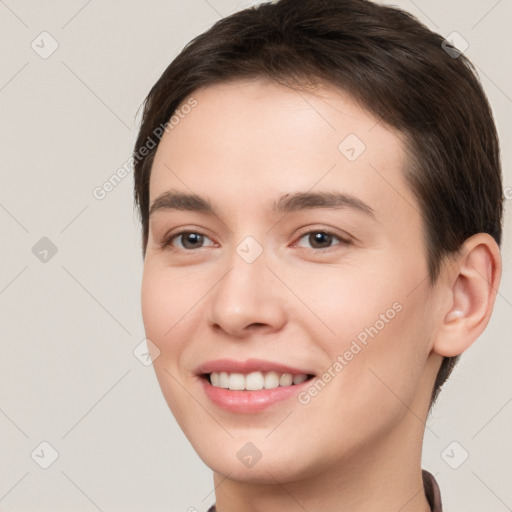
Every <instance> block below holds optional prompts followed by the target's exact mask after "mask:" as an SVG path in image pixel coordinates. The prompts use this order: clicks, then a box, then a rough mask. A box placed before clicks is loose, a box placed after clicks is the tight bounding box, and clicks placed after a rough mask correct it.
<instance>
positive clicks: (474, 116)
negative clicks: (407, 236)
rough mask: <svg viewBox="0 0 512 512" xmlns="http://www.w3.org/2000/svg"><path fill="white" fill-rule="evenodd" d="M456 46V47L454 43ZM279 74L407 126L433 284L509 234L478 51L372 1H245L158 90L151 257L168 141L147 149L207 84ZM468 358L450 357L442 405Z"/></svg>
mask: <svg viewBox="0 0 512 512" xmlns="http://www.w3.org/2000/svg"><path fill="white" fill-rule="evenodd" d="M447 50H449V51H447ZM250 78H269V79H271V80H274V81H276V82H277V83H281V84H283V85H286V86H290V85H293V87H296V88H300V87H303V86H305V85H306V84H308V83H312V82H314V81H315V80H319V81H325V82H327V83H329V84H332V85H334V86H336V87H339V88H340V89H343V90H345V91H347V92H348V93H349V94H350V95H351V96H352V97H353V98H354V99H355V100H356V101H358V102H360V103H361V104H362V105H363V106H365V108H366V109H367V110H368V111H369V112H371V113H373V114H375V115H376V116H377V117H378V118H379V119H381V120H382V121H383V122H384V123H385V124H387V125H389V126H391V127H393V128H395V129H397V130H399V131H400V132H401V133H403V134H404V136H405V140H406V141H407V143H406V150H407V152H408V155H409V160H410V161H409V165H408V167H407V168H406V169H404V174H405V177H406V180H407V183H408V184H409V186H410V187H411V190H412V191H413V193H414V194H415V196H416V198H417V200H418V202H419V204H420V208H421V214H422V217H423V222H424V233H423V235H424V243H425V247H426V257H427V262H428V272H429V275H428V277H429V280H430V283H431V284H432V285H434V284H435V283H436V280H437V278H438V276H439V271H440V265H441V263H442V260H443V257H444V256H446V255H450V254H455V253H457V251H458V250H459V249H460V248H461V246H462V244H463V242H464V241H465V240H466V239H467V238H469V237H470V236H472V235H473V234H475V233H481V232H483V233H488V234H490V235H491V236H492V237H493V238H494V239H495V240H496V242H497V244H498V245H500V244H501V232H502V216H503V189H502V178H501V165H500V155H499V142H498V136H497V132H496V127H495V124H494V119H493V115H492V111H491V108H490V106H489V103H488V101H487V98H486V96H485V93H484V91H483V89H482V86H481V85H480V82H479V80H478V78H477V75H476V72H475V68H474V66H473V65H472V64H471V63H470V61H469V60H468V59H467V58H466V57H465V56H464V55H463V54H460V53H459V52H457V51H456V50H455V49H453V48H451V49H450V47H449V46H448V47H447V43H446V42H445V40H444V39H443V37H441V36H440V35H439V34H436V33H434V32H432V31H431V30H429V29H428V28H427V27H426V26H424V25H423V24H421V23H420V22H419V21H418V20H417V19H416V18H414V17H413V16H412V15H410V14H408V13H406V12H404V11H402V10H400V9H397V8H394V7H389V6H384V5H378V4H375V3H373V2H370V1H368V0H280V1H278V2H275V3H270V2H269V3H265V4H261V5H259V6H257V7H252V8H249V9H245V10H243V11H239V12H236V13H235V14H232V15H231V16H228V17H227V18H224V19H221V20H220V21H218V22H217V23H215V24H214V25H213V26H212V27H211V28H210V29H209V30H207V31H206V32H205V33H203V34H201V35H199V36H198V37H196V38H195V39H193V40H192V41H191V42H190V43H189V44H187V45H186V46H185V48H184V49H183V50H182V51H181V53H180V54H179V55H178V56H177V57H176V58H175V59H174V60H173V61H172V62H171V64H170V65H169V66H168V68H167V69H166V70H165V71H164V73H163V74H162V76H161V77H160V78H159V80H158V81H157V82H156V84H155V85H154V86H153V88H152V89H151V91H150V92H149V95H148V96H147V98H146V100H145V103H144V109H143V116H142V124H141V127H140V132H139V135H138V138H137V141H136V144H135V149H134V159H135V165H134V167H135V168H134V179H135V203H136V205H137V206H138V209H139V215H140V219H141V223H142V251H143V256H145V252H146V246H147V241H148V223H149V179H150V175H151V166H152V162H153V158H154V155H155V153H156V149H157V146H156V147H154V148H153V149H151V150H150V151H149V153H148V154H147V155H145V156H144V157H141V155H140V154H139V151H138V150H139V148H141V147H142V146H143V145H144V144H146V141H147V140H148V138H151V135H152V134H153V132H154V130H155V129H156V128H157V127H158V126H163V125H165V124H166V123H167V122H168V121H169V119H170V118H171V116H172V115H173V113H174V112H175V111H176V109H177V108H178V106H179V105H180V104H181V102H183V101H184V100H185V99H186V98H187V97H188V96H189V95H190V94H192V93H193V92H194V91H195V90H196V89H198V88H200V87H204V86H210V85H214V84H217V83H221V82H227V81H232V80H236V79H250ZM458 357H459V356H457V357H451V358H445V359H444V360H443V362H442V365H441V368H440V370H439V373H438V375H437V379H436V382H435V385H434V389H433V392H432V399H431V404H432V403H433V402H434V401H435V399H436V398H437V395H438V392H439V390H440V387H441V386H442V384H443V383H444V382H445V380H446V379H447V378H448V376H449V375H450V373H451V371H452V369H453V367H454V365H455V363H456V362H457V360H458Z"/></svg>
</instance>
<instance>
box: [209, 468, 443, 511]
mask: <svg viewBox="0 0 512 512" xmlns="http://www.w3.org/2000/svg"><path fill="white" fill-rule="evenodd" d="M422 476H423V487H424V488H425V496H426V497H427V501H428V504H429V505H430V510H431V511H432V512H443V506H442V504H441V493H440V492H439V486H438V485H437V482H436V479H435V478H434V475H432V474H431V473H429V472H428V471H426V470H425V469H424V470H423V471H422ZM208 512H217V509H216V508H215V505H212V506H211V508H209V509H208Z"/></svg>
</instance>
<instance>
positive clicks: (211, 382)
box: [195, 359, 315, 413]
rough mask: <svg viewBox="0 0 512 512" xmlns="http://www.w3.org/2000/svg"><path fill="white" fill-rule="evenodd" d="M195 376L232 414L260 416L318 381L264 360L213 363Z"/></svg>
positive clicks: (208, 394)
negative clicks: (259, 413) (260, 413)
mask: <svg viewBox="0 0 512 512" xmlns="http://www.w3.org/2000/svg"><path fill="white" fill-rule="evenodd" d="M195 373H196V375H197V377H198V378H199V381H200V382H201V383H202V388H203V391H204V393H205V395H206V397H207V398H208V399H209V400H210V401H211V402H213V404H215V405H217V406H218V407H221V408H222V409H224V410H227V411H229V412H232V413H258V412H262V411H263V410H265V409H267V408H270V407H271V406H273V405H275V404H277V403H280V402H282V403H284V402H285V401H286V400H288V399H291V398H292V397H294V396H296V395H297V394H298V393H299V392H300V390H301V389H304V387H305V386H309V385H310V383H309V381H310V380H312V379H313V378H314V377H315V374H314V373H312V372H310V371H308V370H305V369H304V368H294V367H291V366H288V365H283V364H279V363H274V362H270V361H264V360H260V359H249V360H247V361H243V362H241V361H234V360H230V359H222V360H216V361H210V362H208V363H205V364H203V365H201V366H200V367H199V368H197V370H196V372H195Z"/></svg>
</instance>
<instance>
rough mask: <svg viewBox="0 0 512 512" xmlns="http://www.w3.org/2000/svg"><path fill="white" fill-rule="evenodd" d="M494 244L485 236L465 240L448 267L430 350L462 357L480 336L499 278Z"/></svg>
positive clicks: (499, 269) (499, 261) (497, 250)
mask: <svg viewBox="0 0 512 512" xmlns="http://www.w3.org/2000/svg"><path fill="white" fill-rule="evenodd" d="M501 268H502V264H501V254H500V250H499V247H498V244H497V243H496V241H495V240H494V238H492V237H491V236H490V235H488V234H487V233H478V234H476V235H473V236H472V237H470V238H468V239H467V240H466V241H465V242H464V244H463V247H462V248H461V251H460V253H459V254H458V255H457V256H456V257H455V258H454V259H453V260H452V262H451V263H449V264H448V270H447V272H446V274H445V275H444V277H443V280H442V282H443V283H444V284H443V286H444V287H445V289H446V294H445V297H444V302H443V307H442V308H441V310H440V314H441V316H440V319H439V322H440V323H439V324H438V327H439V328H438V331H437V336H436V339H435V342H434V346H433V351H434V352H436V353H437V354H439V355H442V356H446V357H453V356H456V355H459V354H462V352H464V351H465V350H467V349H468V348H469V347H470V346H471V345H472V344H473V342H474V341H475V340H476V339H477V338H478V337H479V336H480V334H482V332H483V331H484V329H485V328H486V326H487V324H488V323H489V319H490V317H491V313H492V310H493V307H494V301H495V299H496V295H497V293H498V287H499V284H500V279H501Z"/></svg>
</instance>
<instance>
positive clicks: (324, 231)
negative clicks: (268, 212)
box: [159, 229, 351, 252]
mask: <svg viewBox="0 0 512 512" xmlns="http://www.w3.org/2000/svg"><path fill="white" fill-rule="evenodd" d="M312 233H322V234H323V235H328V236H332V237H333V238H335V239H337V240H338V241H339V242H341V243H339V244H336V245H334V246H330V247H324V248H321V249H317V248H313V247H312V248H311V250H312V251H315V252H317V251H320V252H327V251H329V250H332V249H334V248H335V247H336V246H337V245H350V244H351V242H350V240H347V239H345V238H342V237H340V236H339V235H337V234H336V233H334V232H333V231H329V230H327V229H313V230H310V231H306V232H304V233H302V234H301V235H300V236H299V238H298V240H301V239H302V238H304V237H305V236H306V235H310V234H312ZM185 234H194V235H200V236H203V237H206V238H209V237H208V236H207V235H205V234H204V233H201V232H199V231H190V230H184V231H179V232H178V233H172V234H171V235H169V236H166V237H165V238H164V240H162V242H160V244H159V245H160V247H161V248H162V249H165V248H166V247H171V248H172V245H171V244H172V243H173V242H174V240H175V239H177V238H178V237H180V236H181V235H185ZM301 248H302V249H305V247H301ZM172 249H173V250H176V251H184V252H194V251H196V250H198V249H204V247H198V248H195V249H181V248H172Z"/></svg>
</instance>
